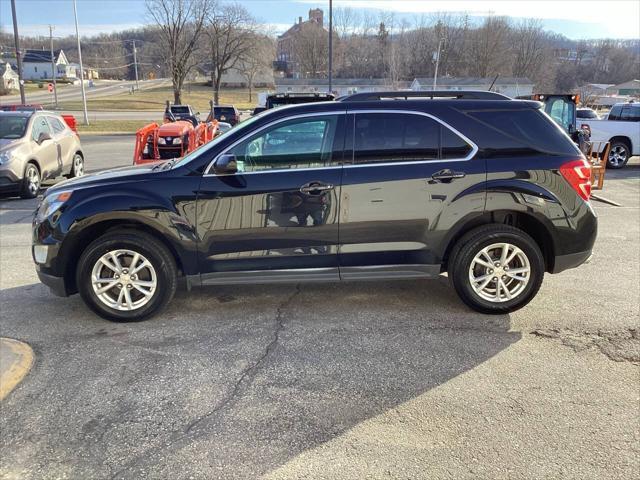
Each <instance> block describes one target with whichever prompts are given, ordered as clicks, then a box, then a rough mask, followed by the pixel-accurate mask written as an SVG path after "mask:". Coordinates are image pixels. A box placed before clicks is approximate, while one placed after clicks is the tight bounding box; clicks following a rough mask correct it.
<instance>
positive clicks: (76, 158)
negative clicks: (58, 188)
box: [67, 153, 84, 178]
mask: <svg viewBox="0 0 640 480" xmlns="http://www.w3.org/2000/svg"><path fill="white" fill-rule="evenodd" d="M82 175H84V157H83V156H82V154H81V153H75V154H74V155H73V158H72V159H71V170H69V174H68V175H67V178H77V177H81V176H82Z"/></svg>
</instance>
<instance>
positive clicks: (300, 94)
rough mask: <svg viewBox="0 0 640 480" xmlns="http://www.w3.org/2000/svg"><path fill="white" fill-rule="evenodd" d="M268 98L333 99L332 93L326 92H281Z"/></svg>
mask: <svg viewBox="0 0 640 480" xmlns="http://www.w3.org/2000/svg"><path fill="white" fill-rule="evenodd" d="M268 97H270V98H288V97H301V98H302V97H304V98H314V97H327V98H329V97H331V98H335V95H334V94H333V93H327V92H281V93H272V94H270V95H268Z"/></svg>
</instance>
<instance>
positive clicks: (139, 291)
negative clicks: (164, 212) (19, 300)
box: [76, 231, 177, 322]
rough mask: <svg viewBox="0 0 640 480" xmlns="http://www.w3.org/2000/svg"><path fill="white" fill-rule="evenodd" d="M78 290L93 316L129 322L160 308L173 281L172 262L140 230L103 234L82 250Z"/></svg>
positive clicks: (173, 286)
mask: <svg viewBox="0 0 640 480" xmlns="http://www.w3.org/2000/svg"><path fill="white" fill-rule="evenodd" d="M76 282H77V285H78V290H79V291H80V295H81V296H82V299H83V300H84V301H85V303H86V304H87V305H88V306H89V307H90V308H91V309H92V310H93V311H94V312H96V313H97V314H98V315H100V316H102V317H104V318H106V319H108V320H113V321H118V322H132V321H139V320H144V319H145V318H148V317H150V316H152V315H154V314H156V313H158V312H159V311H161V310H162V309H163V308H164V307H166V305H167V304H168V303H169V301H170V300H171V299H172V298H173V295H174V293H175V291H176V285H177V272H176V266H175V261H174V258H173V256H172V255H171V253H170V252H169V251H168V250H167V248H166V247H165V246H164V245H163V244H162V243H161V242H159V241H158V240H156V239H155V238H154V237H152V236H150V235H147V234H145V233H142V232H134V231H123V232H114V233H109V234H106V235H104V236H102V237H100V238H99V239H97V240H96V241H94V242H93V243H92V244H91V245H89V246H88V247H87V249H86V250H85V251H84V252H83V253H82V256H81V257H80V261H79V263H78V269H77V274H76Z"/></svg>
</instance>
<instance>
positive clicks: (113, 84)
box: [0, 78, 170, 105]
mask: <svg viewBox="0 0 640 480" xmlns="http://www.w3.org/2000/svg"><path fill="white" fill-rule="evenodd" d="M139 83H140V90H145V89H148V88H154V87H160V86H164V85H170V81H169V80H167V79H163V78H159V79H155V80H141V81H140V82H139ZM134 85H135V81H131V80H127V81H118V80H96V81H95V87H92V88H89V87H88V85H87V84H85V86H86V88H85V92H86V95H87V98H99V97H107V96H109V95H117V94H119V93H125V92H126V91H127V90H128V89H130V88H131V87H132V86H134ZM25 97H26V102H27V104H31V103H40V104H50V103H53V94H52V93H49V92H48V91H47V90H46V89H44V90H43V91H42V92H41V91H35V92H27V93H26V95H25ZM1 100H2V101H1V102H0V104H3V105H6V104H13V103H20V95H19V94H18V95H6V96H3V97H1ZM73 100H78V101H79V100H82V90H81V88H80V85H79V84H78V85H62V84H61V85H59V86H58V101H59V102H63V101H73Z"/></svg>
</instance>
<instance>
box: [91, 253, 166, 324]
mask: <svg viewBox="0 0 640 480" xmlns="http://www.w3.org/2000/svg"><path fill="white" fill-rule="evenodd" d="M91 284H92V287H93V292H94V293H95V294H96V296H97V297H98V299H99V300H100V301H101V302H102V303H103V304H105V305H106V306H108V307H110V308H113V309H114V310H125V311H131V310H138V309H139V308H142V307H143V306H145V305H146V304H147V303H149V301H150V300H151V299H152V298H153V295H154V294H155V292H156V289H157V286H158V279H157V275H156V271H155V269H154V268H153V265H152V264H151V262H150V261H149V260H147V258H145V257H144V256H143V255H141V254H140V253H138V252H134V251H133V250H125V249H122V250H112V251H110V252H107V253H105V254H104V255H102V256H101V257H100V258H99V259H98V260H97V261H96V263H95V265H94V266H93V270H92V272H91Z"/></svg>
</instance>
